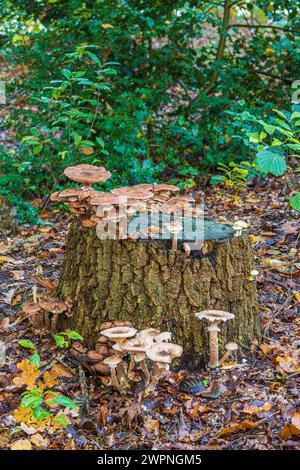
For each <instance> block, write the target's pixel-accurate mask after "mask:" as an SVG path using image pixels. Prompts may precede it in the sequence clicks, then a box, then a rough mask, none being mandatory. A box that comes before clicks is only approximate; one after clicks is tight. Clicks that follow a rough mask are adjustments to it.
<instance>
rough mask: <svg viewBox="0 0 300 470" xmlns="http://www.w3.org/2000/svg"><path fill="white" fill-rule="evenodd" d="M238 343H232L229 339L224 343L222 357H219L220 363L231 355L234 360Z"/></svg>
mask: <svg viewBox="0 0 300 470" xmlns="http://www.w3.org/2000/svg"><path fill="white" fill-rule="evenodd" d="M238 348H239V347H238V345H237V344H236V343H234V342H233V341H230V342H229V343H227V344H225V350H226V352H225V354H224V355H223V357H222V358H221V360H220V364H221V365H222V364H224V362H225V361H226V360H227V359H228V358H230V357H231V356H233V358H234V360H235V361H236V359H237V358H236V356H237V350H238Z"/></svg>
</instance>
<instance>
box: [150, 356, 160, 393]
mask: <svg viewBox="0 0 300 470" xmlns="http://www.w3.org/2000/svg"><path fill="white" fill-rule="evenodd" d="M163 370H164V367H162V366H161V365H160V364H159V363H158V362H156V363H154V365H153V369H152V376H151V381H150V383H149V385H148V387H147V389H148V391H149V392H153V391H154V390H155V389H156V386H157V384H158V382H159V379H160V378H161V376H162V373H163Z"/></svg>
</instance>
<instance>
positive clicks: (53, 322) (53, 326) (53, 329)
mask: <svg viewBox="0 0 300 470" xmlns="http://www.w3.org/2000/svg"><path fill="white" fill-rule="evenodd" d="M48 315H49V314H48ZM58 316H59V314H58V313H53V316H52V318H51V324H50V325H51V326H50V333H55V332H56V328H57V323H58Z"/></svg>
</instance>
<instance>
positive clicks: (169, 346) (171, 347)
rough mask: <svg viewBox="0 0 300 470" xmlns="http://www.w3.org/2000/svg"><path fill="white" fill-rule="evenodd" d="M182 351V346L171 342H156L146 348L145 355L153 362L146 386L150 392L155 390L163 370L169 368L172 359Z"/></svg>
mask: <svg viewBox="0 0 300 470" xmlns="http://www.w3.org/2000/svg"><path fill="white" fill-rule="evenodd" d="M182 353H183V349H182V347H181V346H179V345H178V344H173V343H158V344H156V345H155V346H150V347H148V348H147V349H146V354H147V357H148V358H149V359H151V361H153V363H154V365H153V369H152V374H151V381H150V384H149V386H148V390H149V391H150V392H152V391H153V390H155V388H156V386H157V384H158V382H159V379H160V378H161V376H162V373H163V371H164V370H167V369H168V368H169V365H170V364H171V362H172V359H175V358H176V357H180V356H181V355H182Z"/></svg>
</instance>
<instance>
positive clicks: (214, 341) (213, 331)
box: [208, 322, 220, 369]
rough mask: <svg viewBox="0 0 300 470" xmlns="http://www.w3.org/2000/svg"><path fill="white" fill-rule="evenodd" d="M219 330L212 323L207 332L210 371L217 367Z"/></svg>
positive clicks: (215, 324)
mask: <svg viewBox="0 0 300 470" xmlns="http://www.w3.org/2000/svg"><path fill="white" fill-rule="evenodd" d="M219 331H220V329H219V328H218V326H217V323H215V322H213V323H212V324H211V326H209V327H208V332H209V367H211V368H212V369H214V368H216V367H219V365H220V364H219V341H218V332H219Z"/></svg>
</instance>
